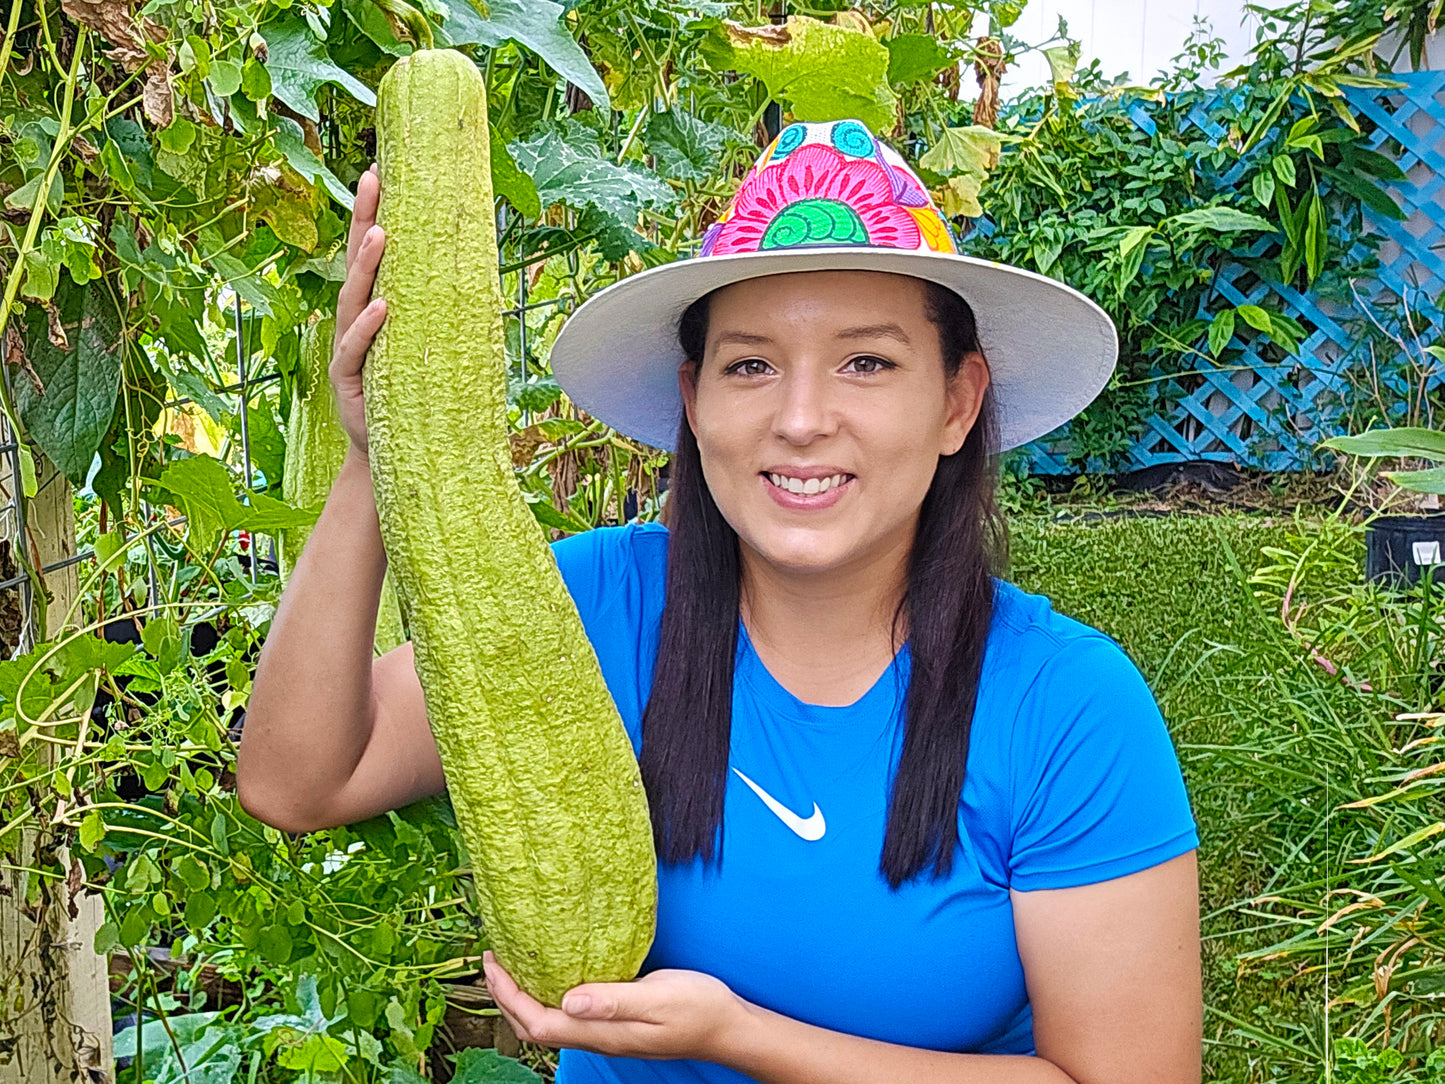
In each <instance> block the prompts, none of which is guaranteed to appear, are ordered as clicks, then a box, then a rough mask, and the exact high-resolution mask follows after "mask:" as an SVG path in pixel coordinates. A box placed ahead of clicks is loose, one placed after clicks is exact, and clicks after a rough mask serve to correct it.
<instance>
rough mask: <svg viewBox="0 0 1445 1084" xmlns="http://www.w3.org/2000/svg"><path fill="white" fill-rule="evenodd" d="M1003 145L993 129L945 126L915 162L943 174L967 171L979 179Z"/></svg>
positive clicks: (995, 159) (987, 170) (989, 167)
mask: <svg viewBox="0 0 1445 1084" xmlns="http://www.w3.org/2000/svg"><path fill="white" fill-rule="evenodd" d="M1002 146H1003V143H1002V141H1001V140H1000V139H999V136H998V133H997V132H995V131H994V130H993V129H992V128H985V127H983V126H982V125H979V124H969V125H966V126H963V127H959V128H945V129H943V134H942V136H940V137H939V140H938V142H937V143H935V144H934V145H933V146H931V147H929V148H928V150H927V151H925V152H924V153H923V155H922V157H920V158H919V159H918V164H919V165H920V166H922V167H923V168H924V169H927V170H932V171H933V172H934V173H941V174H943V175H944V176H949V175H950V174H954V173H968V174H973V175H975V176H977V177H979V178H981V179H982V178H986V177H987V176H988V173H989V170H991V169H993V167H994V166H996V165H997V164H998V156H999V151H1000V150H1001V148H1002Z"/></svg>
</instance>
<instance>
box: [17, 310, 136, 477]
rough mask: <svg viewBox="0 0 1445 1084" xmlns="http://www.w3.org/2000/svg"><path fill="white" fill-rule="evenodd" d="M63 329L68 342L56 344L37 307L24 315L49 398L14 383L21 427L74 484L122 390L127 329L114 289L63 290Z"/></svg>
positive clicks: (29, 350)
mask: <svg viewBox="0 0 1445 1084" xmlns="http://www.w3.org/2000/svg"><path fill="white" fill-rule="evenodd" d="M56 306H57V308H58V310H59V312H60V323H61V326H62V327H63V329H64V331H65V335H66V338H67V339H68V342H69V348H68V349H65V350H62V349H60V348H58V347H57V346H56V345H55V344H54V343H52V342H51V341H50V337H49V321H48V319H47V316H46V312H45V310H44V309H43V308H41V307H40V306H39V305H31V306H29V307H28V308H27V310H26V313H25V354H26V357H27V358H28V359H29V361H30V365H31V368H33V369H34V370H35V374H36V376H38V377H39V378H40V381H41V383H42V384H43V385H44V388H45V391H44V394H41V393H38V392H37V391H36V390H35V385H34V384H32V383H31V382H30V381H29V380H27V379H25V378H23V377H21V378H20V379H17V380H16V381H15V400H16V406H17V408H18V409H19V411H20V417H21V420H22V421H23V422H24V423H25V426H26V428H27V429H29V431H30V435H31V436H32V437H34V438H35V441H36V443H37V444H39V445H40V450H41V451H43V452H44V453H45V455H46V456H47V458H49V459H50V461H51V462H52V463H54V464H55V465H56V467H58V468H59V469H60V471H61V473H62V474H64V475H65V476H66V477H67V478H69V479H70V481H71V482H72V483H73V484H75V485H77V486H78V485H81V484H83V483H84V482H85V478H86V475H87V474H88V473H89V472H90V464H91V461H92V459H93V458H94V456H95V452H96V449H97V448H99V447H100V441H101V438H102V437H103V436H104V435H105V431H106V429H108V428H109V427H110V419H111V415H112V413H113V412H114V411H115V400H116V393H117V392H118V390H119V388H120V369H121V359H120V348H121V336H122V331H121V327H122V323H121V319H120V314H119V313H118V312H116V308H115V302H114V301H113V300H112V298H111V293H110V290H108V289H104V288H100V287H97V286H90V287H84V288H82V287H78V286H73V285H71V284H70V283H69V282H64V283H62V284H61V288H60V290H59V291H58V292H57V294H56Z"/></svg>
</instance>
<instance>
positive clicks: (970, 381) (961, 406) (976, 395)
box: [938, 350, 989, 455]
mask: <svg viewBox="0 0 1445 1084" xmlns="http://www.w3.org/2000/svg"><path fill="white" fill-rule="evenodd" d="M988 384H989V371H988V362H987V361H985V360H984V356H983V355H982V354H980V353H979V352H978V351H977V350H970V351H969V352H968V353H967V354H965V355H964V356H963V360H962V361H961V362H960V363H959V366H958V372H956V373H954V374H953V379H951V380H950V381H948V390H947V396H948V416H947V417H946V418H945V419H944V424H943V439H942V441H941V443H940V446H939V449H938V454H939V455H953V454H954V453H955V452H957V451H958V450H959V449H960V448H962V447H963V444H964V441H966V440H967V439H968V434H969V433H970V432H972V430H973V425H974V422H976V421H978V414H979V411H980V410H982V409H983V393H984V392H985V391H987V390H988Z"/></svg>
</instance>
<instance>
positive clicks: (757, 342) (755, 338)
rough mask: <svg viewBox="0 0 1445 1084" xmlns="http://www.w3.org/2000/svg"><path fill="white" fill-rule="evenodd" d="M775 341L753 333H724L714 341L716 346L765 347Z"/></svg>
mask: <svg viewBox="0 0 1445 1084" xmlns="http://www.w3.org/2000/svg"><path fill="white" fill-rule="evenodd" d="M772 341H773V340H772V339H770V338H768V337H767V336H766V335H758V334H756V333H755V332H752V331H724V332H723V333H722V334H721V335H719V336H718V337H717V339H716V340H715V341H714V343H713V345H714V346H730V345H741V346H765V345H767V344H768V343H770V342H772Z"/></svg>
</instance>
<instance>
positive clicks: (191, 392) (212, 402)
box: [170, 368, 231, 425]
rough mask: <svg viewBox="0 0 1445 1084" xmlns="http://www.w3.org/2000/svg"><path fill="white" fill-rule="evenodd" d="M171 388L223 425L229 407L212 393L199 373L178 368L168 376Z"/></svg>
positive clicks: (228, 412)
mask: <svg viewBox="0 0 1445 1084" xmlns="http://www.w3.org/2000/svg"><path fill="white" fill-rule="evenodd" d="M170 382H171V387H173V388H175V389H176V391H177V392H179V393H180V394H182V395H185V396H188V397H189V398H190V399H191V400H192V401H194V402H195V403H196V404H197V405H199V406H200V407H201V408H202V409H203V410H205V412H206V413H207V414H209V415H210V416H211V417H212V418H213V419H214V420H215V421H216V422H217V423H218V424H222V425H224V424H225V422H226V417H227V416H228V415H229V414H230V413H231V410H230V406H229V405H228V404H227V402H226V401H225V400H224V399H222V398H221V397H220V396H219V395H217V394H216V393H215V392H213V391H212V390H211V388H210V385H208V384H207V383H206V381H205V378H204V377H202V376H201V374H200V373H197V372H195V371H194V370H191V369H182V368H178V369H177V370H176V372H174V373H172V374H170Z"/></svg>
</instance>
